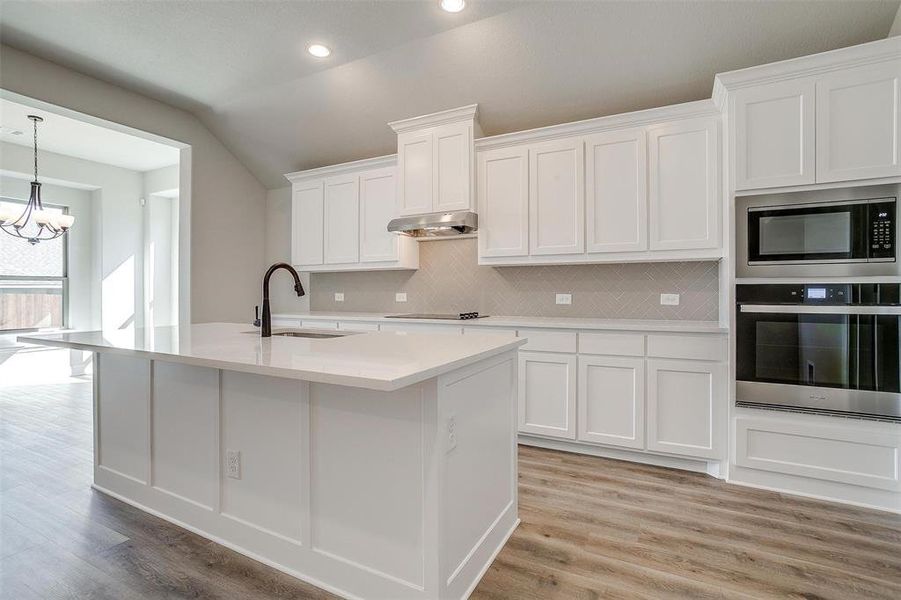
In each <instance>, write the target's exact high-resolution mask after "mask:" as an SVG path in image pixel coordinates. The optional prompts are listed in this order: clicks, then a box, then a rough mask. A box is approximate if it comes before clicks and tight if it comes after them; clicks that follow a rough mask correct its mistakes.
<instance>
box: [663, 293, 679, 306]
mask: <svg viewBox="0 0 901 600" xmlns="http://www.w3.org/2000/svg"><path fill="white" fill-rule="evenodd" d="M660 304H662V305H663V306H679V294H660Z"/></svg>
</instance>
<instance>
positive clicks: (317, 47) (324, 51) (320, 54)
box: [307, 44, 332, 58]
mask: <svg viewBox="0 0 901 600" xmlns="http://www.w3.org/2000/svg"><path fill="white" fill-rule="evenodd" d="M307 52H309V53H310V54H312V55H313V56H315V57H316V58H325V57H326V56H328V55H329V54H331V53H332V51H331V50H329V49H328V48H327V47H326V46H323V45H322V44H310V45H309V46H308V47H307Z"/></svg>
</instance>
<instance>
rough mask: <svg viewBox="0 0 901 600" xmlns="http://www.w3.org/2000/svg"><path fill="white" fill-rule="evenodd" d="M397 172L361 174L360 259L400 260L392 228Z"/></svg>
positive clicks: (381, 170)
mask: <svg viewBox="0 0 901 600" xmlns="http://www.w3.org/2000/svg"><path fill="white" fill-rule="evenodd" d="M394 172H395V170H394V169H393V168H389V169H377V170H374V171H366V172H364V173H361V174H360V262H379V261H391V260H397V244H398V239H397V235H395V234H393V233H390V232H389V231H388V222H389V221H390V220H391V219H393V218H394V214H395V187H394Z"/></svg>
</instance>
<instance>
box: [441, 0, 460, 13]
mask: <svg viewBox="0 0 901 600" xmlns="http://www.w3.org/2000/svg"><path fill="white" fill-rule="evenodd" d="M438 4H439V6H441V10H445V11H447V12H449V13H458V12H460V11H461V10H463V9H464V8H465V7H466V0H439V2H438Z"/></svg>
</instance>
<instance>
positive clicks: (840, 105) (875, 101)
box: [816, 61, 901, 183]
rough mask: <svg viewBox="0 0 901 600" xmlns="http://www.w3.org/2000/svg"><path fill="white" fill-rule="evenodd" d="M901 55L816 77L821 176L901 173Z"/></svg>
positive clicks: (818, 177) (838, 178)
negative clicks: (899, 57)
mask: <svg viewBox="0 0 901 600" xmlns="http://www.w3.org/2000/svg"><path fill="white" fill-rule="evenodd" d="M899 83H901V61H888V62H883V63H878V64H875V65H869V66H865V67H859V68H855V69H844V70H839V71H835V72H833V73H830V74H829V75H826V76H825V77H823V78H821V79H819V80H817V82H816V124H817V129H816V150H817V152H816V180H817V182H818V183H826V182H830V181H850V180H854V179H869V178H877V177H895V176H898V175H901V98H899V93H901V89H899Z"/></svg>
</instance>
